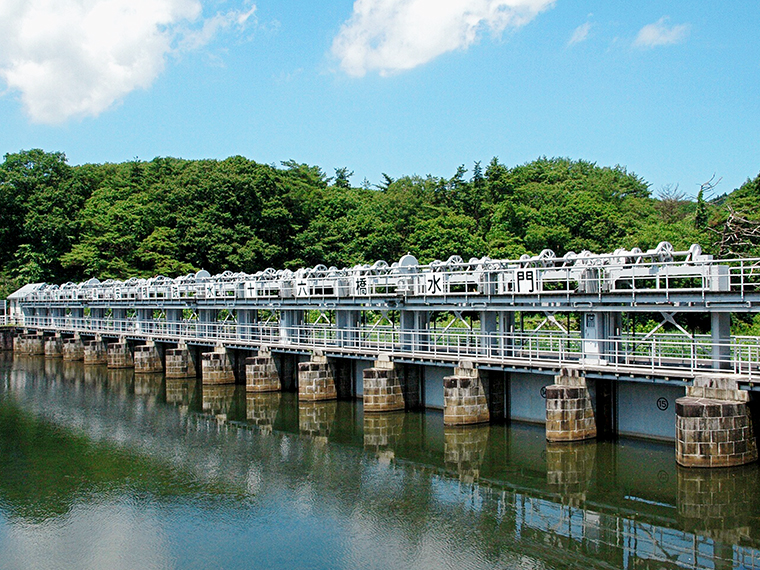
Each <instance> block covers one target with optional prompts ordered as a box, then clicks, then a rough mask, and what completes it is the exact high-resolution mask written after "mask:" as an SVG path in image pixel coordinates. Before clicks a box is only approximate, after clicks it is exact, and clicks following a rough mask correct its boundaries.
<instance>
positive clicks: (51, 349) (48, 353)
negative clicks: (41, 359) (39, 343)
mask: <svg viewBox="0 0 760 570" xmlns="http://www.w3.org/2000/svg"><path fill="white" fill-rule="evenodd" d="M45 358H63V338H61V337H60V336H58V335H56V336H50V337H47V338H46V339H45Z"/></svg>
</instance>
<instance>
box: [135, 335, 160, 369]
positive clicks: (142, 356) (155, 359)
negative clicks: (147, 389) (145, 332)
mask: <svg viewBox="0 0 760 570" xmlns="http://www.w3.org/2000/svg"><path fill="white" fill-rule="evenodd" d="M163 371H164V363H163V362H162V361H161V351H160V349H159V347H158V346H157V345H156V343H155V342H154V341H152V340H148V341H146V342H145V344H144V345H142V346H136V347H135V374H151V373H155V372H163Z"/></svg>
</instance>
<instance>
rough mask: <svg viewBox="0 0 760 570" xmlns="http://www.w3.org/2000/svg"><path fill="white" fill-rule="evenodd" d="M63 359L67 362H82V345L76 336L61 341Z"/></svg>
mask: <svg viewBox="0 0 760 570" xmlns="http://www.w3.org/2000/svg"><path fill="white" fill-rule="evenodd" d="M63 359H64V360H68V361H75V360H84V343H83V342H82V339H81V338H79V337H78V336H75V337H74V338H66V339H63Z"/></svg>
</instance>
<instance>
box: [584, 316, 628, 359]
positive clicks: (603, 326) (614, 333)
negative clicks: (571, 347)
mask: <svg viewBox="0 0 760 570" xmlns="http://www.w3.org/2000/svg"><path fill="white" fill-rule="evenodd" d="M621 319H622V315H621V314H620V313H581V337H582V338H583V344H582V346H583V360H584V361H585V362H588V363H589V364H597V363H599V364H604V363H606V362H609V361H610V359H613V360H614V358H615V355H616V353H617V346H616V344H615V343H614V342H610V341H611V340H612V339H613V338H619V337H620V329H621V323H622V320H621Z"/></svg>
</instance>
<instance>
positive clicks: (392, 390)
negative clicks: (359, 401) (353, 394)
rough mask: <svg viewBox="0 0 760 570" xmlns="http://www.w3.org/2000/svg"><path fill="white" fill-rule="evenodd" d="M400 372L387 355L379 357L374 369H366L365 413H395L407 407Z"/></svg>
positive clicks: (364, 373)
mask: <svg viewBox="0 0 760 570" xmlns="http://www.w3.org/2000/svg"><path fill="white" fill-rule="evenodd" d="M399 372H400V371H399V370H397V368H396V366H395V365H394V363H393V362H392V361H391V359H390V357H389V356H388V355H387V354H381V355H379V356H378V357H377V360H375V365H374V366H373V367H372V368H366V369H364V371H363V376H364V389H363V392H364V396H363V399H364V411H365V412H394V411H398V410H403V409H404V408H405V407H406V405H405V402H404V392H403V389H402V386H401V383H402V378H401V375H400V374H399Z"/></svg>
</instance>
